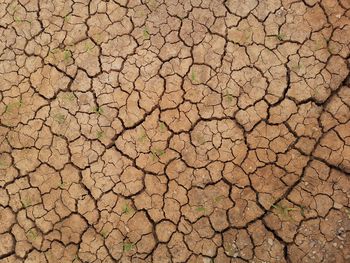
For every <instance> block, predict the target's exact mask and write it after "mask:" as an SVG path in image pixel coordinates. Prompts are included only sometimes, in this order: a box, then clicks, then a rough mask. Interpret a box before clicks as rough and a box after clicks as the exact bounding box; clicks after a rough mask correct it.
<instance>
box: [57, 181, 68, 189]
mask: <svg viewBox="0 0 350 263" xmlns="http://www.w3.org/2000/svg"><path fill="white" fill-rule="evenodd" d="M58 187H59V188H60V189H61V190H65V189H66V187H67V183H66V182H62V183H60V185H59V186H58Z"/></svg>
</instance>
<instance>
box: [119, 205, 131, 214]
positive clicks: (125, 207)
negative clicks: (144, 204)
mask: <svg viewBox="0 0 350 263" xmlns="http://www.w3.org/2000/svg"><path fill="white" fill-rule="evenodd" d="M132 211H134V210H133V209H132V208H131V207H130V206H129V204H124V205H123V207H122V213H123V214H129V213H131V212H132Z"/></svg>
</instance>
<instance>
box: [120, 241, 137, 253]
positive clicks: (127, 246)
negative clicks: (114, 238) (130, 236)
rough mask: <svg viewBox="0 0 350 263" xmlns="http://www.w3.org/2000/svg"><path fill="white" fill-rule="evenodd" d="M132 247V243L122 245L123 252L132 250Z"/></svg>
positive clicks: (133, 245)
mask: <svg viewBox="0 0 350 263" xmlns="http://www.w3.org/2000/svg"><path fill="white" fill-rule="evenodd" d="M134 247H135V244H134V243H124V244H123V250H124V251H125V252H129V251H131V250H133V249H134Z"/></svg>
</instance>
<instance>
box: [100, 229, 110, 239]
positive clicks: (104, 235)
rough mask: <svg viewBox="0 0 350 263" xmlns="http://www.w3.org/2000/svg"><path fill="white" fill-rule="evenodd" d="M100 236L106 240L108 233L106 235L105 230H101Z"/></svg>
mask: <svg viewBox="0 0 350 263" xmlns="http://www.w3.org/2000/svg"><path fill="white" fill-rule="evenodd" d="M100 234H101V236H102V237H103V238H104V239H106V238H107V236H108V233H107V231H106V230H102V231H101V232H100Z"/></svg>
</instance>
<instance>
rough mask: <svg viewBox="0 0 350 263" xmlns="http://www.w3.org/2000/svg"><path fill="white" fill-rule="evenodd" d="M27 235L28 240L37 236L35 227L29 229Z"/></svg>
mask: <svg viewBox="0 0 350 263" xmlns="http://www.w3.org/2000/svg"><path fill="white" fill-rule="evenodd" d="M27 237H28V239H29V240H32V241H34V240H35V239H36V238H37V237H38V232H37V231H36V230H35V229H30V230H29V231H28V232H27Z"/></svg>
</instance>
